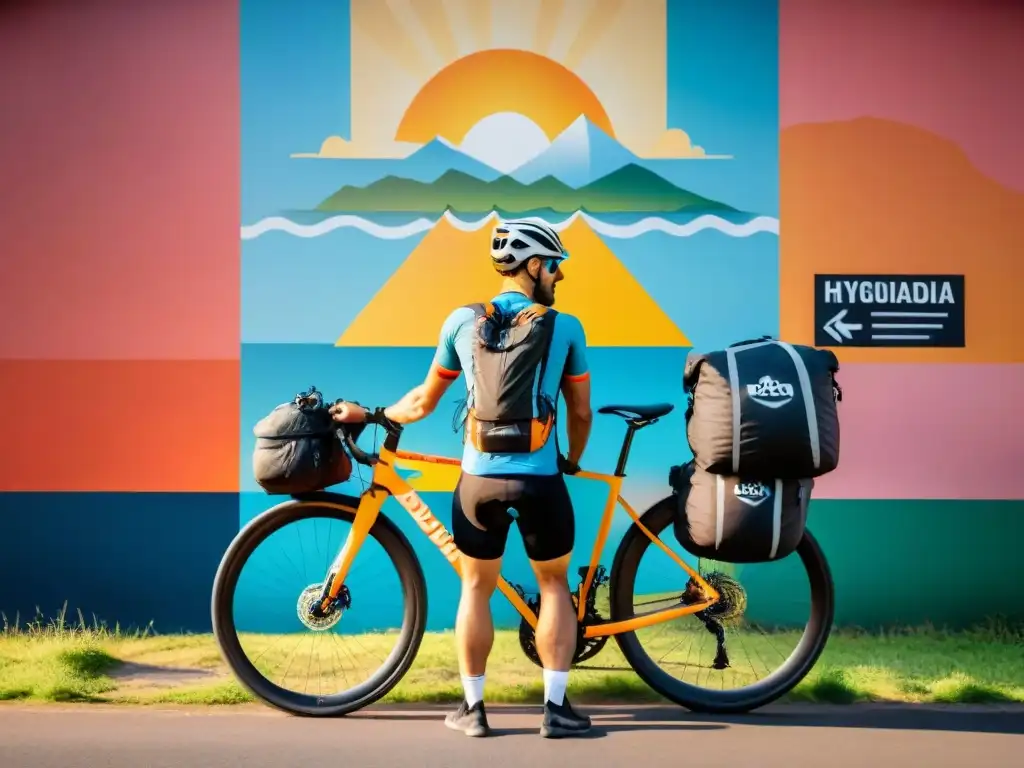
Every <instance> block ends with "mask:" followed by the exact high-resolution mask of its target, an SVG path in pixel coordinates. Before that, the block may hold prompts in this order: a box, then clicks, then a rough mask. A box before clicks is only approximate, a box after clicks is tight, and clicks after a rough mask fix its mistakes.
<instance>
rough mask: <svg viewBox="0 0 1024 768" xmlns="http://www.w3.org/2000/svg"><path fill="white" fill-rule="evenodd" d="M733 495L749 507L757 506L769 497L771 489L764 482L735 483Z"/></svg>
mask: <svg viewBox="0 0 1024 768" xmlns="http://www.w3.org/2000/svg"><path fill="white" fill-rule="evenodd" d="M732 492H733V495H734V496H735V497H736V498H737V499H739V500H740V501H742V502H743V503H744V504H747V505H748V506H751V507H757V506H760V505H761V504H763V503H764V502H765V501H766V500H767V499H770V498H771V495H772V491H771V488H769V487H768V486H767V485H765V484H764V483H736V487H735V488H733V489H732Z"/></svg>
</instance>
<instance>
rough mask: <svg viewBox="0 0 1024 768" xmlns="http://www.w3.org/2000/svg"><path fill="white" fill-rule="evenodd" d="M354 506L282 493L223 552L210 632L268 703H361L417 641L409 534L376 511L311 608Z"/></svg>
mask: <svg viewBox="0 0 1024 768" xmlns="http://www.w3.org/2000/svg"><path fill="white" fill-rule="evenodd" d="M338 498H342V497H338ZM354 517H355V508H354V505H340V504H336V503H324V502H319V501H289V502H285V503H284V504H281V505H278V506H277V507H275V508H274V509H272V510H270V511H268V512H266V513H264V514H263V515H260V516H259V517H257V518H255V519H254V520H253V521H252V522H251V523H250V524H249V525H247V526H246V527H245V528H243V529H242V531H240V533H239V535H238V536H237V537H236V539H235V541H234V542H232V544H231V546H230V547H229V548H228V551H227V552H226V553H225V556H224V561H223V562H222V564H221V568H220V569H219V571H218V574H217V578H216V580H215V584H214V632H215V635H216V638H217V641H218V643H219V644H220V646H221V650H222V652H223V653H224V656H225V658H226V659H227V660H228V664H229V666H230V667H231V669H232V671H233V672H234V674H235V675H236V677H238V678H239V680H240V681H241V682H242V683H243V684H244V685H245V687H246V688H247V689H248V690H250V691H252V692H253V693H254V694H255V695H256V696H257V697H258V698H260V699H262V700H263V701H264V702H265V703H268V704H271V705H272V706H275V707H278V708H281V709H285V710H287V711H290V712H294V713H301V714H313V715H337V714H344V713H346V712H350V711H353V710H355V709H359V708H361V707H364V706H366V705H367V704H369V703H372V702H373V701H376V700H377V699H379V698H380V697H381V696H383V695H385V694H386V693H387V692H388V691H389V690H390V689H391V688H392V687H393V686H394V685H395V684H396V683H397V682H398V680H399V679H400V678H401V676H402V674H404V672H405V670H407V669H408V667H409V665H410V664H411V662H412V659H413V658H414V656H415V653H416V651H417V650H418V648H419V643H420V640H421V639H422V636H423V632H424V629H425V621H426V616H425V613H426V604H425V594H426V585H425V584H424V582H423V575H422V571H421V570H420V568H419V565H418V563H417V562H416V558H415V554H414V553H413V551H412V549H411V547H410V546H409V545H408V542H407V541H406V540H405V537H404V536H403V535H402V534H401V533H400V532H399V530H398V529H397V528H396V527H395V526H394V525H393V524H392V523H391V522H390V521H389V520H387V518H385V517H384V516H381V517H379V518H378V522H377V523H376V524H375V525H374V527H373V528H372V529H371V531H370V535H369V536H368V537H367V539H366V541H365V543H364V544H363V545H362V547H361V548H360V550H359V553H358V554H357V556H356V559H355V561H354V562H353V565H352V569H351V572H350V574H349V576H348V577H347V578H346V581H345V585H344V588H343V590H342V592H341V593H340V594H339V599H338V601H337V604H336V605H335V606H333V607H332V608H331V609H330V610H328V611H327V613H326V614H321V613H318V614H316V615H315V616H314V615H313V614H311V610H312V609H313V608H314V607H315V608H316V609H317V610H318V611H319V610H320V609H319V607H318V606H319V596H320V594H321V591H322V586H323V585H322V583H318V582H317V581H316V580H317V579H319V580H320V581H321V582H322V580H323V577H324V575H325V574H326V572H327V569H328V568H329V564H330V560H331V558H332V557H333V554H332V553H337V552H338V550H339V549H340V548H341V545H342V542H344V540H345V538H346V536H347V533H348V530H347V529H349V528H350V527H351V524H352V521H353V519H354ZM303 528H307V529H308V531H303V530H302V529H303ZM286 529H292V530H286ZM339 529H340V530H339ZM310 536H312V541H310ZM325 537H326V539H325ZM264 550H267V551H266V552H265V551H264ZM277 550H280V552H278V551H277ZM282 565H287V566H291V567H290V568H288V567H286V568H282V567H281V566H282ZM311 580H312V581H311ZM325 634H326V635H328V636H329V638H328V637H327V636H325ZM350 644H351V647H350ZM282 646H284V647H283V648H282ZM282 651H283V652H282ZM353 651H356V653H353ZM282 669H283V672H282V671H281V670H282Z"/></svg>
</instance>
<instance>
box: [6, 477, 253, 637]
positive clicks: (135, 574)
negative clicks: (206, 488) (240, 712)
mask: <svg viewBox="0 0 1024 768" xmlns="http://www.w3.org/2000/svg"><path fill="white" fill-rule="evenodd" d="M237 531H238V495H237V494H234V493H5V494H0V611H3V612H4V613H5V614H6V615H7V618H8V620H9V621H13V619H14V616H15V614H17V613H19V612H20V614H21V617H22V619H25V618H31V617H32V616H34V615H35V613H36V607H37V606H38V608H39V610H41V611H42V613H43V614H44V616H47V617H51V616H54V615H55V614H56V613H57V612H58V611H59V610H60V609H61V607H62V605H63V604H64V602H65V601H67V603H68V616H69V617H73V618H74V620H76V621H77V614H76V611H77V610H78V609H81V611H82V612H83V613H84V614H85V617H86V620H87V621H90V622H91V621H92V616H93V615H94V614H95V616H96V617H97V618H98V619H100V620H102V621H105V622H106V623H107V624H108V625H111V626H112V625H113V624H114V623H115V622H119V623H120V624H121V625H122V626H125V625H134V626H144V625H146V624H148V623H149V622H150V621H152V622H153V625H154V629H155V630H156V631H158V632H164V633H166V632H179V631H190V632H209V631H210V608H209V606H210V590H211V588H212V585H213V577H214V574H215V573H216V570H217V565H218V563H219V562H220V558H221V555H222V554H223V552H224V550H225V549H226V548H227V546H228V543H229V542H230V541H231V538H232V536H234V535H235V533H236V532H237Z"/></svg>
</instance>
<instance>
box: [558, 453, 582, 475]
mask: <svg viewBox="0 0 1024 768" xmlns="http://www.w3.org/2000/svg"><path fill="white" fill-rule="evenodd" d="M558 471H559V472H561V473H562V474H563V475H575V474H576V473H577V472H579V471H580V465H579V464H577V463H576V462H575V461H570V460H569V457H568V456H563V455H562V454H561V453H559V454H558Z"/></svg>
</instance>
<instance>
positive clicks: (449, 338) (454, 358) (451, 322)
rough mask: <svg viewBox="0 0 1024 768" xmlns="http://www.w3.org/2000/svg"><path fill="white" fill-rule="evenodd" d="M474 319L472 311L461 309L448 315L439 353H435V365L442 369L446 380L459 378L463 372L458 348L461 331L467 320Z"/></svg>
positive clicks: (439, 345) (438, 348) (441, 371)
mask: <svg viewBox="0 0 1024 768" xmlns="http://www.w3.org/2000/svg"><path fill="white" fill-rule="evenodd" d="M472 317H473V310H472V309H469V308H467V307H459V308H458V309H456V310H454V311H453V312H452V313H451V314H450V315H448V317H447V319H445V321H444V324H443V325H442V326H441V333H440V337H439V338H438V341H437V351H436V352H435V353H434V363H435V365H437V367H438V368H439V369H440V374H441V376H443V377H444V378H446V379H455V378H458V376H459V374H460V373H461V372H462V362H461V361H460V360H459V351H458V347H457V344H458V338H459V331H460V330H462V327H463V325H464V324H465V322H466V320H468V319H470V318H472Z"/></svg>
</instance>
